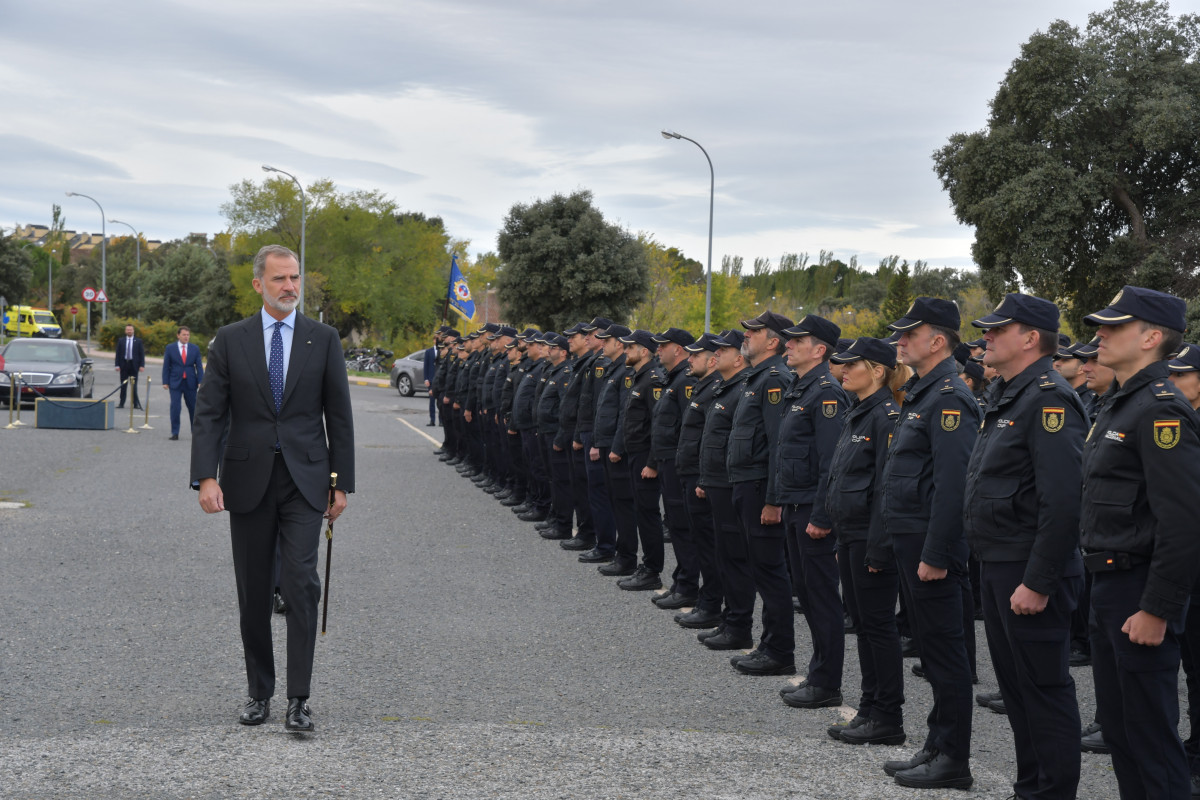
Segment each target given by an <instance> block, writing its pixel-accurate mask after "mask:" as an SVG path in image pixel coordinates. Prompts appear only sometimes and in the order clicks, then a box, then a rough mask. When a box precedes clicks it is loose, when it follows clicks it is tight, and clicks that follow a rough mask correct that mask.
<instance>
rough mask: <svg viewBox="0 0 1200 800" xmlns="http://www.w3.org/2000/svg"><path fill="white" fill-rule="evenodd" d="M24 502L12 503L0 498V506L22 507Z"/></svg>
mask: <svg viewBox="0 0 1200 800" xmlns="http://www.w3.org/2000/svg"><path fill="white" fill-rule="evenodd" d="M24 507H25V504H24V503H12V502H9V501H8V500H0V508H24Z"/></svg>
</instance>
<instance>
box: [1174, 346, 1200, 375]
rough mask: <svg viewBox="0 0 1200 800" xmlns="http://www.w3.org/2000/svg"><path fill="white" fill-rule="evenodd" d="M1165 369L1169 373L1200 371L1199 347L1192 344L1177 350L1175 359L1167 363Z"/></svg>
mask: <svg viewBox="0 0 1200 800" xmlns="http://www.w3.org/2000/svg"><path fill="white" fill-rule="evenodd" d="M1167 369H1169V370H1171V372H1197V371H1200V347H1197V346H1196V345H1194V344H1184V346H1183V347H1181V348H1179V352H1178V353H1176V354H1175V357H1174V358H1172V359H1171V360H1170V361H1168V362H1167Z"/></svg>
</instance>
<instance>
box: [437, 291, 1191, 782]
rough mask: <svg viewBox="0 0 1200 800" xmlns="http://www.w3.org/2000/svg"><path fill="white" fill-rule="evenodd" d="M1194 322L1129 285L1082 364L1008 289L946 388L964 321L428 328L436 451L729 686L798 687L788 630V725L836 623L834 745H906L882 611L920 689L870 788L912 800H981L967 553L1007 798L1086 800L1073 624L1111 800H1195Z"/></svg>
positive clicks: (827, 678)
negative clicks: (1185, 723)
mask: <svg viewBox="0 0 1200 800" xmlns="http://www.w3.org/2000/svg"><path fill="white" fill-rule="evenodd" d="M1184 314H1185V304H1184V303H1183V301H1182V300H1180V299H1178V298H1175V297H1173V296H1170V295H1167V294H1163V293H1161V292H1156V291H1152V290H1148V289H1143V288H1140V287H1134V286H1127V287H1125V288H1124V289H1123V290H1122V291H1121V293H1119V294H1118V295H1117V296H1116V297H1115V298H1114V299H1113V301H1112V303H1111V304H1110V305H1109V307H1108V308H1106V309H1103V310H1101V311H1098V312H1096V313H1094V314H1091V315H1089V316H1088V317H1086V318H1085V321H1086V322H1087V323H1088V324H1089V325H1093V326H1096V328H1097V336H1096V338H1095V339H1094V340H1093V341H1092V342H1091V343H1089V344H1086V345H1085V344H1078V345H1071V346H1069V347H1065V348H1064V347H1062V344H1061V343H1060V337H1059V333H1058V330H1059V309H1058V308H1057V306H1055V305H1054V304H1053V303H1051V302H1049V301H1047V300H1043V299H1040V298H1037V297H1032V296H1029V295H1024V294H1015V293H1014V294H1009V295H1007V296H1006V297H1005V298H1004V300H1003V301H1002V302H1001V303H1000V305H998V306H997V307H996V309H995V311H993V312H992V313H991V314H989V315H987V316H985V317H983V318H981V319H978V320H974V321H973V323H972V324H973V325H974V326H975V327H977V328H979V329H980V330H982V331H983V335H982V340H981V341H979V342H976V343H972V344H975V345H976V350H975V355H974V356H973V357H972V358H973V359H974V360H972V359H971V358H964V359H963V360H964V361H965V362H966V364H967V365H969V366H968V367H967V368H965V370H964V365H963V364H962V363H960V362H959V361H958V360H956V358H955V357H954V354H955V352H956V350H958V351H959V352H960V353H961V352H962V351H961V348H962V345H960V342H959V334H958V330H959V327H960V322H961V320H960V318H959V312H958V308H957V306H956V305H955V304H954V303H952V302H950V301H947V300H941V299H938V298H927V297H922V298H918V299H917V301H916V302H914V303H913V305H912V307H911V308H910V309H909V311H908V312H907V313H906V314H905V316H904V317H903V318H901V319H899V320H896V321H895V322H893V323H892V324H891V325H890V326H889V327H890V328H891V329H892V331H893V332H894V333H893V335H892V336H891V337H889V338H888V339H873V338H869V337H864V338H859V339H856V340H853V341H850V340H839V334H840V330H839V329H838V326H837V325H835V324H834V323H833V322H831V321H829V320H826V319H824V318H822V317H820V316H817V315H811V314H810V315H808V316H805V317H804V318H803V319H801V320H799V322H793V321H792V320H790V319H788V318H786V317H784V316H782V315H779V314H776V313H774V312H771V311H767V312H764V313H763V314H761V315H760V316H758V317H755V318H753V319H747V320H743V321H742V323H741V328H742V329H741V330H726V331H722V332H721V333H720V334H713V333H705V334H703V335H702V336H701V337H700V338H698V339H697V338H695V337H693V336H692V335H691V334H689V333H688V332H686V331H683V330H679V329H676V328H670V329H668V330H666V331H663V332H662V333H660V334H653V333H651V332H649V331H644V330H630V329H629V328H627V327H625V326H623V325H620V324H616V323H614V322H612V321H611V320H608V319H604V318H599V317H598V318H595V319H593V320H591V321H590V322H587V323H582V322H581V323H578V324H577V325H575V326H573V327H572V328H570V329H568V330H566V331H562V332H561V333H560V332H547V333H542V332H540V331H537V330H534V329H531V328H527V329H525V330H524V331H521V332H518V331H517V329H516V328H513V327H509V326H502V325H495V324H491V323H489V324H488V325H485V326H484V328H483V329H481V330H479V331H475V332H473V333H470V334H469V335H465V336H464V335H461V334H460V333H459V332H458V331H455V330H452V329H450V328H448V327H444V328H443V329H442V330H440V331H439V332H438V335H437V344H438V352H439V359H438V367H437V371H436V373H435V375H434V376H433V378H432V381H431V391H432V392H433V394H434V396H435V398H436V399H437V402H438V407H439V410H440V414H441V421H442V425H443V426H444V428H445V443H444V445H443V447H442V449H441V450H440V451H439V452H440V457H441V458H442V460H444V461H446V462H448V463H449V464H451V465H453V466H455V467H456V468H457V469H458V470H459V471H460V472H461V473H462V474H463V475H464V476H465V477H467V478H469V479H471V480H472V481H474V482H475V483H476V484H478V485H479V486H480V487H481V488H482V489H483V490H484V491H486V492H488V493H490V494H493V495H495V497H496V498H497V499H498V500H499V501H500V502H501V503H503V504H504V505H506V506H509V507H511V508H512V510H513V511H514V512H516V513H517V514H518V516H519V517H520V518H521V519H523V520H527V521H531V522H535V523H537V526H538V529H539V531H540V533H541V536H543V537H544V538H546V539H554V540H559V543H560V546H561V547H563V548H564V549H566V550H573V551H577V552H578V558H579V560H580V561H581V562H584V563H594V564H597V565H598V569H599V571H600V573H601V574H604V575H609V576H617V577H618V578H619V580H618V582H617V584H618V586H619V587H620V588H622V589H625V590H629V591H638V590H652V589H662V588H663V587H664V586H665V587H666V590H665V591H663V592H661V593H656V594H655V595H654V596H653V601H654V602H655V604H656V605H658V606H659V607H661V608H664V609H672V610H675V611H677V613H676V614H675V621H676V622H677V623H678V624H680V625H681V626H684V627H688V628H695V629H697V630H699V631H700V633H699V634H698V638H699V640H700V641H701V642H702V643H703V644H704V645H705V646H706V647H708V648H710V649H713V650H727V651H745V650H747V649H749V652H748V653H746V652H741V653H737V654H734V655H733V656H732V658H731V665H732V667H733V668H734V669H736V670H737V671H738V672H741V673H744V674H748V675H791V674H795V672H796V661H795V634H794V616H795V613H796V608H802V609H803V611H804V615H803V616H804V620H805V623H806V624H807V626H808V629H809V633H810V638H811V643H812V653H811V655H810V657H809V659H808V663H807V664H806V665H805V669H804V672H805V678H804V680H803V681H801V682H800V684H799V685H798V686H797V685H792V684H789V685H787V686H785V687H784V688H783V689H782V690H781V691H780V694H781V697H782V700H783V702H785V703H786V704H788V705H789V706H793V707H798V708H821V707H826V706H837V705H841V704H842V703H843V693H842V673H843V663H844V656H845V646H844V638H845V636H844V632H845V624H844V621H843V619H844V616H843V615H844V613H847V614H848V615H849V618H850V620H851V621H852V623H853V626H854V630H855V635H856V638H857V645H858V647H857V651H858V653H857V655H858V661H859V667H860V674H861V685H860V687H859V690H858V695H857V698H854V699H852V701H851V702H852V705H853V706H854V707H855V708H856V711H857V713H856V715H855V716H854V717H853V719H851V720H850V721H849V722H848V723H846V724H842V725H835V726H832V727H830V729H829V735H830V736H831V737H833V738H834V739H836V740H838V741H841V742H845V743H847V744H889V745H898V744H902V743H904V742H905V741H906V740H907V738H908V733H907V731H906V729H905V726H904V721H903V715H902V708H903V704H904V680H903V671H902V655H901V640H900V635H899V631H898V628H897V614H896V608H897V604H898V602H899V604H900V605H901V607H902V608H903V609H904V610H905V617H906V619H907V624H908V626H909V628H910V629H911V632H912V636H913V639H914V640H915V643H916V647H917V649H918V651H919V654H920V657H921V668H922V670H923V672H924V676H925V678H926V679H927V680H928V681H929V683H930V686H931V689H932V695H933V705H932V708H931V710H930V712H929V715H928V718H927V720H926V733H925V737H924V738H923V740H922V741H921V744H920V747H919V749H917V751H916V752H915V753H914V755H912V757H910V758H907V759H901V760H896V761H888V762H886V763H885V764H884V765H883V769H884V771H885V772H886V773H887V774H888V775H891V776H893V778H894V780H895V781H896V783H898V784H900V785H903V786H909V787H915V788H962V789H965V788H968V787H970V786H971V784H972V782H973V777H972V775H971V771H970V766H969V761H970V742H971V724H972V703H971V692H972V689H971V686H972V680H973V673H974V671H975V670H974V664H973V661H974V653H973V650H974V644H973V643H974V626H973V622H972V619H973V615H974V611H975V609H974V608H973V606H974V603H973V602H972V599H971V591H970V581H969V580H968V556H969V555H970V558H971V560H973V561H977V562H978V569H979V577H978V582H977V591H978V598H979V599H978V603H979V605H980V606H981V607H982V615H983V620H984V630H985V633H986V637H987V644H988V648H989V652H990V654H991V659H992V663H993V666H994V668H995V672H996V676H997V680H998V683H999V690H1000V692H999V695H1000V698H999V700H1000V702H1002V705H1003V708H1004V709H1005V711H1006V713H1007V716H1008V720H1009V723H1010V725H1011V727H1012V730H1013V738H1014V744H1015V749H1016V779H1015V781H1014V784H1013V788H1014V792H1015V796H1016V797H1021V798H1059V797H1062V798H1069V797H1075V796H1076V791H1077V787H1078V783H1079V775H1080V717H1079V707H1078V703H1077V699H1076V695H1075V684H1074V681H1073V679H1072V678H1071V675H1070V672H1069V666H1070V664H1071V659H1072V657H1073V656H1072V624H1073V620H1074V623H1075V627H1076V636H1075V641H1076V648H1077V650H1078V649H1080V648H1082V649H1085V650H1087V649H1090V659H1091V664H1092V669H1093V673H1094V677H1095V685H1096V699H1097V719H1096V725H1097V727H1098V728H1099V730H1102V732H1103V742H1104V744H1105V746H1106V747H1107V749H1108V750H1110V751H1111V754H1112V760H1113V767H1114V770H1115V773H1116V777H1117V782H1118V786H1119V790H1120V794H1121V797H1122V798H1154V799H1155V800H1157V799H1158V798H1185V797H1189V796H1191V786H1192V778H1191V773H1192V770H1190V769H1189V762H1188V752H1187V751H1186V750H1185V747H1184V743H1183V742H1182V741H1181V740H1180V737H1179V734H1178V718H1179V707H1178V694H1177V693H1178V670H1179V665H1180V660H1181V656H1182V657H1183V660H1184V662H1185V667H1186V668H1187V671H1188V674H1189V686H1191V684H1192V683H1193V681H1192V672H1193V671H1192V669H1191V665H1192V663H1193V662H1200V641H1198V639H1200V637H1197V636H1196V635H1195V634H1193V635H1192V636H1190V637H1189V636H1187V635H1186V633H1185V625H1186V621H1187V613H1186V612H1187V609H1188V606H1189V602H1190V598H1191V595H1192V592H1193V589H1194V587H1195V584H1196V576H1197V573H1198V572H1200V534H1197V533H1196V531H1195V530H1194V526H1193V524H1192V523H1191V514H1190V513H1189V512H1190V502H1191V501H1192V500H1193V499H1194V498H1195V497H1197V496H1200V471H1198V470H1196V469H1195V465H1196V463H1197V458H1198V457H1200V438H1198V431H1200V417H1198V416H1197V414H1196V411H1195V408H1196V407H1197V406H1200V348H1197V347H1195V346H1193V345H1186V346H1184V345H1183V342H1182V336H1183V331H1184V329H1185V322H1184ZM1056 361H1057V362H1059V363H1057V364H1056V363H1055V362H1056ZM985 371H986V374H987V375H988V376H994V377H993V379H992V380H991V381H990V382H988V381H987V380H986V379H985V377H984V375H985ZM964 372H965V377H966V380H964ZM1080 376H1082V377H1080ZM968 384H970V386H969V385H968ZM985 387H986V388H985ZM973 389H975V390H976V391H973ZM668 541H669V542H670V544H671V545H672V549H673V551H674V555H675V567H674V569H673V572H672V573H671V574H669V575H664V574H663V573H664V563H665V559H664V542H668ZM1085 577H1086V580H1085ZM756 599H757V600H758V601H759V602H760V604H761V634H760V636H759V638H758V639H757V641H755V640H754V639H753V637H752V624H753V618H754V607H755V603H756ZM1081 610H1082V612H1083V613H1082V614H1081V613H1080V611H1081ZM1081 618H1082V619H1084V620H1086V623H1087V628H1088V630H1087V636H1086V643H1084V644H1079V639H1080V634H1079V633H1078V629H1079V628H1080V627H1081V626H1080V622H1079V621H1080V619H1081ZM1197 627H1200V626H1197ZM1189 641H1193V642H1195V644H1193V646H1192V647H1191V648H1189V647H1188V643H1189ZM751 648H752V649H751ZM1193 653H1196V654H1198V655H1197V656H1193V655H1192V654H1193ZM1195 683H1196V688H1197V691H1198V692H1200V676H1198V677H1197V678H1196V680H1195ZM1190 705H1194V704H1190ZM1197 711H1200V709H1197ZM1194 738H1195V737H1193V740H1194Z"/></svg>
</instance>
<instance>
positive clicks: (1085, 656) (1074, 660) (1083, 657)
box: [1067, 649, 1092, 667]
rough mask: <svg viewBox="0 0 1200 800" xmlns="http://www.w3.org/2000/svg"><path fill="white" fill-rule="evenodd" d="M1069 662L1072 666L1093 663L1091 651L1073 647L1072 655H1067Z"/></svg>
mask: <svg viewBox="0 0 1200 800" xmlns="http://www.w3.org/2000/svg"><path fill="white" fill-rule="evenodd" d="M1067 663H1068V664H1069V665H1070V666H1072V667H1086V666H1088V665H1089V664H1091V663H1092V656H1091V653H1085V652H1083V651H1082V650H1074V649H1072V650H1071V655H1070V656H1068V657H1067Z"/></svg>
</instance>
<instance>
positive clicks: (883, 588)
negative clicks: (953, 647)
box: [837, 541, 904, 725]
mask: <svg viewBox="0 0 1200 800" xmlns="http://www.w3.org/2000/svg"><path fill="white" fill-rule="evenodd" d="M866 561H867V543H866V542H865V541H861V542H838V548H837V562H838V570H839V571H840V572H841V576H842V596H843V597H844V598H845V601H846V607H847V608H848V609H849V612H850V619H852V620H853V621H854V624H855V626H857V628H858V633H857V634H856V635H855V636H856V639H857V643H858V668H859V671H860V672H861V673H862V696H861V697H860V699H859V701H858V714H859V716H861V717H868V718H870V719H873V720H876V721H877V722H881V723H883V724H886V725H901V724H903V722H904V717H903V714H902V711H901V709H902V707H903V705H904V659H903V658H902V657H901V655H900V633H899V631H897V630H896V597H897V595H898V594H899V592H900V577H899V575H897V573H896V567H895V565H892V566H889V567H887V568H886V569H882V570H880V571H879V572H871V570H869V569H867V564H866Z"/></svg>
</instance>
